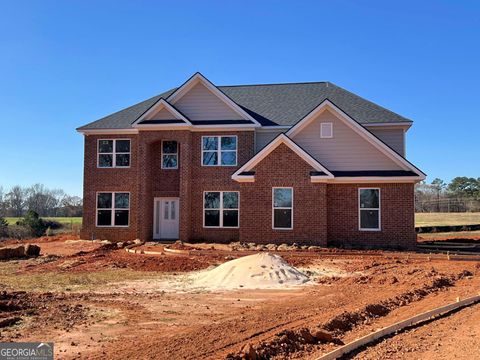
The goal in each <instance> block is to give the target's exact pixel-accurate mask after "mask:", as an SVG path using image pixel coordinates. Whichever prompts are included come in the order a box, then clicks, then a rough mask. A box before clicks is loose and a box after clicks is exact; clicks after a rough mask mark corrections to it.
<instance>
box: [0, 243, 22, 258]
mask: <svg viewBox="0 0 480 360" xmlns="http://www.w3.org/2000/svg"><path fill="white" fill-rule="evenodd" d="M24 256H25V247H24V246H23V245H20V246H17V247H6V248H1V249H0V259H1V260H6V259H14V258H21V257H24Z"/></svg>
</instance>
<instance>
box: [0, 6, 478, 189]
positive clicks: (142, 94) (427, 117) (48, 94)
mask: <svg viewBox="0 0 480 360" xmlns="http://www.w3.org/2000/svg"><path fill="white" fill-rule="evenodd" d="M0 49H1V50H0V51H1V56H0V125H1V135H0V144H1V149H2V156H1V160H0V161H1V165H0V185H2V186H3V187H4V188H9V187H10V186H11V185H13V184H21V185H30V184H33V183H37V182H40V183H44V184H45V185H47V186H48V187H52V188H63V189H64V190H65V191H67V192H69V193H71V194H76V195H81V193H82V181H83V179H82V171H83V139H82V136H81V135H80V134H78V133H77V132H76V131H75V128H76V127H78V126H80V125H83V124H85V123H88V122H90V121H93V120H96V119H98V118H100V117H102V116H104V115H108V114H110V113H112V112H115V111H117V110H120V109H122V108H124V107H127V106H129V105H132V104H134V103H136V102H139V101H141V100H144V99H146V98H148V97H151V96H154V95H157V94H158V93H161V92H162V91H164V90H166V89H169V88H171V87H174V86H178V85H179V84H181V83H182V82H183V81H185V80H186V79H187V78H188V77H189V76H191V75H192V74H193V73H194V72H195V71H200V72H202V73H203V74H204V75H205V76H207V77H208V78H209V79H210V80H211V81H213V82H214V83H215V84H217V85H229V84H249V83H274V82H301V81H323V80H328V81H331V82H333V83H335V84H337V85H339V86H342V87H344V88H346V89H348V90H350V91H353V92H355V93H357V94H359V95H360V96H363V97H365V98H367V99H369V100H371V101H374V102H376V103H378V104H380V105H382V106H384V107H387V108H389V109H391V110H393V111H395V112H397V113H399V114H401V115H403V116H405V117H408V118H410V119H412V120H414V121H415V123H414V126H413V128H412V129H411V130H410V131H409V132H408V138H407V157H408V158H409V159H410V160H411V161H412V162H414V163H415V164H416V165H417V166H418V167H420V168H421V169H422V170H424V171H425V172H426V173H427V174H428V175H429V178H428V179H429V180H430V181H431V180H433V178H435V177H440V178H443V179H445V180H450V179H451V178H452V177H455V176H461V175H463V176H474V177H479V176H480V160H479V157H480V156H479V155H480V151H479V134H480V110H479V105H480V91H479V87H478V86H479V83H480V72H479V66H480V65H479V64H480V2H477V1H397V2H393V1H311V2H309V1H248V0H247V1H246V0H243V1H165V2H162V1H133V0H132V1H118V0H117V1H85V0H82V1H80V0H79V1H47V0H42V1H20V0H18V1H17V0H16V1H0Z"/></svg>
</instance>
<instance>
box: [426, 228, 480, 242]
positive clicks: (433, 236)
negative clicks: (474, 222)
mask: <svg viewBox="0 0 480 360" xmlns="http://www.w3.org/2000/svg"><path fill="white" fill-rule="evenodd" d="M418 236H419V237H420V238H422V239H423V240H437V239H473V238H480V230H478V231H457V232H444V233H422V234H418Z"/></svg>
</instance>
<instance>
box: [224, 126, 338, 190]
mask: <svg viewBox="0 0 480 360" xmlns="http://www.w3.org/2000/svg"><path fill="white" fill-rule="evenodd" d="M281 144H285V145H286V146H288V147H289V148H290V149H291V150H292V151H293V152H294V153H296V154H297V155H298V156H299V157H300V158H301V159H302V160H303V161H305V162H306V163H307V164H308V165H310V166H311V167H312V168H313V169H315V170H317V171H322V172H324V173H325V174H326V175H321V176H319V175H316V176H314V177H315V179H317V180H319V179H320V178H322V179H333V177H334V176H333V175H332V173H331V172H330V171H329V170H328V169H327V168H326V167H324V166H323V165H322V164H320V163H319V162H318V161H317V160H315V159H314V158H313V157H312V156H311V155H309V154H308V153H307V152H306V151H305V150H303V149H302V148H301V147H300V146H298V145H297V144H295V142H293V140H292V139H290V138H289V137H288V136H286V135H285V134H283V133H282V134H279V135H278V136H277V137H276V138H275V139H273V140H272V141H271V142H270V143H269V144H268V145H267V146H265V147H264V148H263V149H262V150H260V151H259V152H258V153H257V154H256V155H255V156H253V157H252V158H251V159H250V160H249V161H247V162H246V163H245V164H244V165H243V166H242V167H241V168H240V169H238V170H237V171H235V172H234V173H233V175H232V179H233V180H235V181H239V182H242V181H243V182H245V180H250V182H251V181H252V180H254V179H255V178H254V176H253V175H247V176H245V175H240V173H242V172H244V171H249V170H251V169H253V168H254V167H255V166H256V165H257V164H258V163H260V162H261V161H262V160H263V159H265V158H266V157H267V156H268V155H269V154H270V153H271V152H272V151H273V150H275V149H276V148H277V147H278V146H280V145H281ZM247 177H248V179H247Z"/></svg>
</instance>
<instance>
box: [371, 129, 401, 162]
mask: <svg viewBox="0 0 480 360" xmlns="http://www.w3.org/2000/svg"><path fill="white" fill-rule="evenodd" d="M367 128H368V127H367ZM368 130H370V132H371V133H372V134H373V135H375V136H376V137H378V138H379V139H380V140H382V141H383V142H384V143H386V144H387V145H388V146H390V147H391V148H392V149H393V150H395V151H396V152H397V153H399V154H400V155H402V156H405V131H404V129H402V128H392V129H383V128H368Z"/></svg>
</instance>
